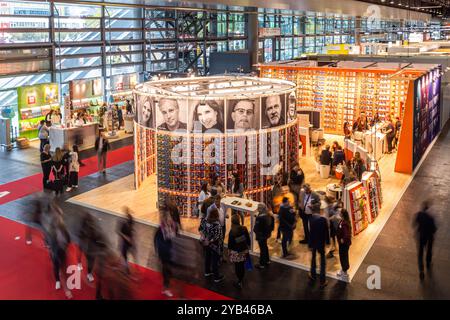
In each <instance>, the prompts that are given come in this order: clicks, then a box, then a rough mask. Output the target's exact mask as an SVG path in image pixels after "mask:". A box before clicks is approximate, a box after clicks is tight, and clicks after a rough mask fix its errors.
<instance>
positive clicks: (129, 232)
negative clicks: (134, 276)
mask: <svg viewBox="0 0 450 320" xmlns="http://www.w3.org/2000/svg"><path fill="white" fill-rule="evenodd" d="M124 212H125V214H126V217H127V218H126V220H125V221H123V222H121V223H119V227H118V229H117V231H118V234H119V240H120V253H121V254H122V258H123V260H124V262H125V266H126V269H127V271H128V273H129V272H130V268H129V266H128V253H129V252H130V250H133V251H134V250H135V241H134V219H133V216H132V214H131V210H130V209H129V208H128V207H124Z"/></svg>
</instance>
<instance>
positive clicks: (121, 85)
mask: <svg viewBox="0 0 450 320" xmlns="http://www.w3.org/2000/svg"><path fill="white" fill-rule="evenodd" d="M138 83H139V74H138V73H131V74H120V75H116V76H113V77H112V78H111V90H112V91H123V90H133V89H134V87H136V85H137V84H138Z"/></svg>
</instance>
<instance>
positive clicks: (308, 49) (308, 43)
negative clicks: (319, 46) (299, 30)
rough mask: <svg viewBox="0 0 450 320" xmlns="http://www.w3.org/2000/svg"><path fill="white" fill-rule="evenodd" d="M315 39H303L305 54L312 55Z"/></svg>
mask: <svg viewBox="0 0 450 320" xmlns="http://www.w3.org/2000/svg"><path fill="white" fill-rule="evenodd" d="M315 41H316V39H315V37H306V38H305V53H314V52H315V51H316V49H315Z"/></svg>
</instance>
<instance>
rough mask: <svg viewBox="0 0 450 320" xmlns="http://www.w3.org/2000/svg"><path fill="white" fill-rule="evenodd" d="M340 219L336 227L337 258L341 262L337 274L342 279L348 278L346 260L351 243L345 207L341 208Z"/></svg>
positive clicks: (348, 217) (348, 220)
mask: <svg viewBox="0 0 450 320" xmlns="http://www.w3.org/2000/svg"><path fill="white" fill-rule="evenodd" d="M341 217H342V220H341V222H340V223H339V226H338V228H337V234H336V235H337V239H338V242H339V260H340V262H341V268H342V270H341V271H339V272H338V274H337V276H338V277H339V278H340V279H342V280H345V281H346V280H348V274H347V270H348V269H349V268H350V263H349V261H348V250H349V249H350V245H351V244H352V231H351V223H350V216H349V214H348V211H347V210H345V209H342V210H341Z"/></svg>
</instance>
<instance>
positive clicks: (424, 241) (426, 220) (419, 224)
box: [414, 201, 437, 280]
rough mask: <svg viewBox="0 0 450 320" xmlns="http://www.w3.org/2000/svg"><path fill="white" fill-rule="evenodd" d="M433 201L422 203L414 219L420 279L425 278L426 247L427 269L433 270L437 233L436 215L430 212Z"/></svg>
mask: <svg viewBox="0 0 450 320" xmlns="http://www.w3.org/2000/svg"><path fill="white" fill-rule="evenodd" d="M430 206H431V203H430V202H429V201H424V202H423V203H422V208H421V210H420V211H419V212H418V213H417V214H416V217H415V219H414V226H415V227H416V229H417V231H416V232H417V233H416V237H417V248H418V261H419V272H420V279H421V280H423V279H424V277H425V273H424V265H423V252H424V251H425V249H426V250H427V253H426V263H427V270H428V271H430V270H431V262H432V258H433V242H434V234H435V233H436V230H437V227H436V222H435V220H434V217H433V216H432V215H431V213H430V212H428V210H429V208H430Z"/></svg>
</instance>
